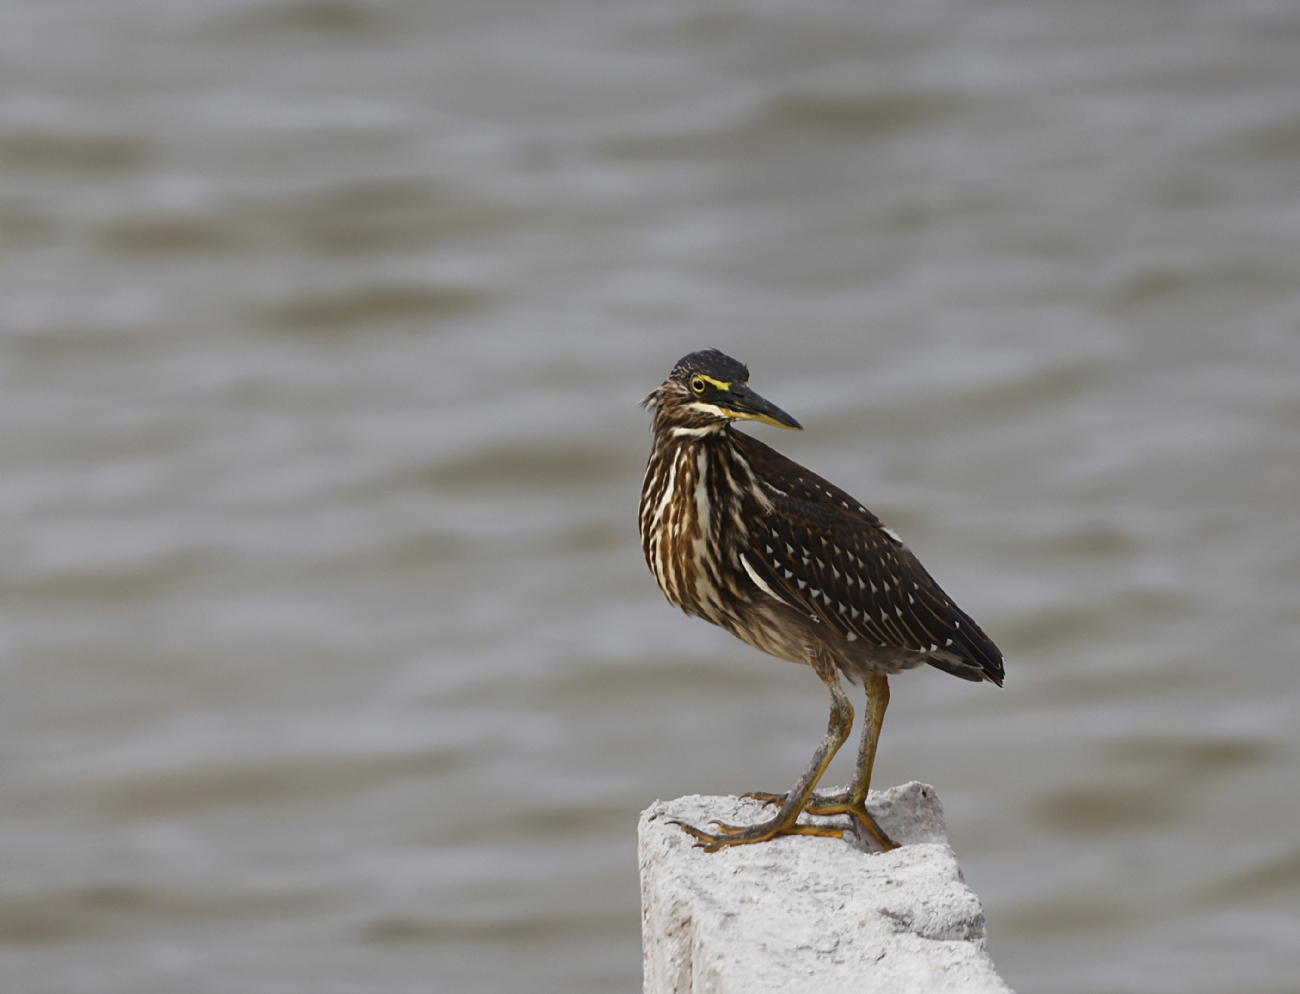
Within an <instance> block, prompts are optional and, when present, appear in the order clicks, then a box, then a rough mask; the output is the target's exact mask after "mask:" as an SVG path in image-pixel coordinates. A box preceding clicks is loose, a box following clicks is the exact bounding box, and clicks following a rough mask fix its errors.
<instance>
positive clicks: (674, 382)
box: [642, 349, 803, 435]
mask: <svg viewBox="0 0 1300 994" xmlns="http://www.w3.org/2000/svg"><path fill="white" fill-rule="evenodd" d="M642 404H643V405H644V406H645V407H647V408H649V409H651V410H652V411H654V418H655V420H654V424H655V429H656V431H658V430H675V431H680V432H682V433H686V434H692V435H706V434H710V433H712V432H717V431H722V430H723V429H724V428H725V427H726V426H727V425H728V424H730V423H731V422H733V421H762V422H763V423H764V424H769V425H776V426H777V427H778V428H793V429H801V428H803V425H801V424H800V423H799V422H798V421H796V420H795V419H794V418H792V417H790V415H788V414H786V413H785V411H783V410H781V408H779V407H777V406H776V405H775V404H773V403H770V402H769V401H766V400H764V399H763V398H762V397H760V396H759V395H758V394H756V393H754V391H753V390H751V389H749V370H748V369H747V368H746V366H745V364H744V363H743V362H738V361H737V360H735V359H733V358H731V356H729V355H725V354H724V353H722V352H719V351H718V350H717V349H705V350H704V351H703V352H692V353H691V354H690V355H688V356H683V357H682V358H681V359H680V360H679V361H678V363H677V365H676V366H674V367H673V371H672V372H671V373H669V374H668V379H667V380H665V381H664V384H663V386H661V387H659V389H657V390H655V391H654V392H653V393H651V394H650V396H648V397H646V399H645V400H644V401H642Z"/></svg>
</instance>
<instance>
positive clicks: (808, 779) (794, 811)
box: [672, 648, 869, 852]
mask: <svg viewBox="0 0 1300 994" xmlns="http://www.w3.org/2000/svg"><path fill="white" fill-rule="evenodd" d="M809 655H810V656H811V657H812V658H811V660H810V661H811V662H812V666H813V669H814V671H816V673H817V675H818V676H820V677H821V678H822V681H823V682H824V683H825V684H826V686H827V688H828V689H829V690H830V692H831V714H830V721H829V723H828V724H827V727H826V735H825V737H824V738H823V739H822V741H821V745H819V746H818V747H817V751H816V752H815V753H814V754H813V758H812V762H811V763H809V764H808V768H807V769H806V770H804V773H803V776H801V777H800V778H799V782H798V783H797V784H795V787H794V790H792V791H790V793H788V794H786V795H785V796H784V798H783V799H782V803H781V810H780V811H778V812H777V813H776V817H774V818H772V819H771V820H770V821H765V822H760V823H759V824H757V825H749V826H739V825H724V824H722V823H721V822H712V824H713V825H716V826H717V829H718V831H717V833H716V834H713V833H710V832H705V831H704V830H702V829H699V828H695V827H694V826H692V825H687V824H684V823H683V822H680V821H674V822H673V823H672V824H674V825H677V826H679V827H680V828H681V830H682V831H683V832H685V833H686V834H688V835H693V836H694V837H695V838H697V839H699V840H700V842H701V843H703V849H704V851H705V852H717V851H718V850H719V849H721V848H722V847H723V846H739V845H746V844H748V843H752V842H766V841H767V840H768V839H771V838H775V837H776V836H778V835H821V836H830V837H832V838H843V837H844V829H842V828H833V827H830V826H821V825H799V824H797V822H798V820H799V815H800V814H801V813H802V812H803V809H804V805H806V804H807V803H808V798H809V797H810V796H811V795H812V792H813V788H814V787H816V786H817V781H818V780H820V779H821V776H822V774H823V773H825V772H826V767H827V766H829V765H830V762H831V760H832V759H833V758H834V757H835V753H836V752H837V751H838V750H839V748H840V746H842V745H843V744H844V740H845V739H847V738H848V737H849V731H850V730H851V729H852V727H853V705H852V704H851V703H849V698H848V696H847V695H846V694H845V693H844V688H842V687H841V686H840V678H839V672H838V671H837V670H836V668H835V664H834V662H833V661H832V660H831V659H830V657H829V655H827V654H826V653H824V652H823V651H821V650H820V649H818V648H813V649H812V650H810V653H809ZM868 817H869V816H868Z"/></svg>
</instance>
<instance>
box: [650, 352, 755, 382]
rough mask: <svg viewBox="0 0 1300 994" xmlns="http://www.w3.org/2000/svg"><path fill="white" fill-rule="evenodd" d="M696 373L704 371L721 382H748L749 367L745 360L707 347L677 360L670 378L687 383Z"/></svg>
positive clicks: (669, 375) (706, 374) (704, 373)
mask: <svg viewBox="0 0 1300 994" xmlns="http://www.w3.org/2000/svg"><path fill="white" fill-rule="evenodd" d="M696 373H702V374H703V375H705V376H707V377H709V378H710V379H714V380H717V381H718V382H719V383H748V382H749V367H748V366H746V365H745V364H744V363H743V362H738V361H737V360H735V359H733V358H731V356H729V355H727V354H726V353H725V352H719V351H718V350H717V349H705V350H704V351H702V352H692V353H691V354H690V355H687V356H682V357H681V358H680V359H678V360H677V365H676V366H674V367H673V371H672V372H671V373H669V374H668V378H669V379H670V380H675V381H676V382H678V383H685V382H686V381H687V380H689V379H690V378H691V377H692V376H694V375H695V374H696Z"/></svg>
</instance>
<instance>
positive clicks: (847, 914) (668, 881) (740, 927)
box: [639, 782, 1010, 994]
mask: <svg viewBox="0 0 1300 994" xmlns="http://www.w3.org/2000/svg"><path fill="white" fill-rule="evenodd" d="M868 803H869V804H870V806H871V810H872V813H873V814H875V815H876V818H877V820H878V821H879V823H880V827H881V828H883V829H884V830H885V832H886V833H887V834H888V835H889V836H890V837H891V838H893V839H894V840H895V841H897V842H899V843H900V848H898V849H896V850H894V851H893V852H888V853H882V852H868V851H864V848H865V847H859V846H858V845H856V844H855V843H856V840H854V841H853V842H846V841H843V840H840V839H823V838H815V837H808V836H787V837H784V838H779V839H773V840H772V841H770V842H765V843H761V844H758V845H750V846H737V847H734V848H729V849H723V850H722V851H721V852H717V853H705V852H703V851H702V850H700V849H697V848H694V847H693V845H692V843H693V841H694V840H693V839H691V838H690V837H689V836H687V835H686V834H684V833H683V832H682V831H681V830H680V829H679V828H677V827H676V826H675V825H670V824H668V819H670V818H678V819H681V820H682V821H685V822H687V823H689V824H692V825H699V826H701V827H704V826H706V825H707V823H708V822H710V821H712V820H715V819H716V820H720V821H725V822H730V823H732V824H750V823H752V822H756V821H760V820H762V819H763V818H766V817H770V816H771V809H770V808H767V809H765V808H762V807H761V806H760V805H759V804H758V803H757V802H755V801H748V800H740V799H739V798H735V797H701V796H698V795H695V796H691V797H680V798H678V799H677V800H675V801H656V802H655V803H654V804H652V805H651V806H650V807H649V808H647V809H646V810H645V811H644V812H643V813H642V815H641V823H640V828H639V836H640V866H641V930H642V931H641V935H642V950H643V956H644V961H645V987H644V991H645V994H768V992H771V994H841V992H843V994H848V992H863V994H865V992H877V991H878V992H881V994H886V992H887V994H929V992H932V991H934V992H938V991H953V992H962V994H1010V988H1008V987H1007V985H1006V984H1005V983H1004V982H1003V981H1002V978H1001V977H999V976H998V975H997V973H996V972H995V971H994V969H993V964H992V962H991V961H990V960H989V957H988V952H987V949H986V943H985V938H984V912H983V910H982V909H981V908H980V902H979V898H977V897H976V896H975V894H974V893H973V892H972V891H971V890H970V889H969V888H968V887H967V886H966V884H965V882H964V881H963V879H962V874H961V868H960V867H959V866H958V865H957V860H956V858H955V856H954V855H953V851H952V849H951V848H950V847H949V846H948V836H947V832H946V829H945V827H944V823H943V808H942V806H941V805H940V803H939V798H938V796H937V795H936V794H935V791H934V788H933V787H930V786H928V785H926V784H921V783H916V782H913V783H909V784H904V785H903V786H901V787H894V788H892V789H890V790H887V791H884V792H883V793H873V794H872V795H871V799H870V801H869V802H868Z"/></svg>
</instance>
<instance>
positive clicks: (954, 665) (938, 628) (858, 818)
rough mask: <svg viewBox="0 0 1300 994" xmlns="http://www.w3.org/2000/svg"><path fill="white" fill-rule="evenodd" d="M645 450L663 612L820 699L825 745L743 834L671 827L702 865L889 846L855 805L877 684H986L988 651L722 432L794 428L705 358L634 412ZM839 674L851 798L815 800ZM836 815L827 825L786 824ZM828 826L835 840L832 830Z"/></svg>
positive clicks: (857, 520) (884, 535)
mask: <svg viewBox="0 0 1300 994" xmlns="http://www.w3.org/2000/svg"><path fill="white" fill-rule="evenodd" d="M642 406H643V407H645V408H646V409H647V410H648V411H650V412H651V415H652V417H651V430H652V434H653V444H652V447H651V451H650V458H649V462H648V463H647V465H646V472H645V479H644V482H643V483H642V488H641V502H640V516H639V517H640V533H641V547H642V551H643V552H644V553H645V559H646V563H647V564H648V565H649V567H650V572H651V573H653V574H654V577H655V579H656V580H657V581H658V583H659V588H660V590H661V591H662V592H663V593H664V595H665V597H667V599H668V601H669V602H670V603H671V604H673V605H675V606H676V607H679V608H681V609H682V610H683V611H684V612H686V614H688V615H693V616H695V617H699V618H703V619H704V620H705V621H709V622H712V623H713V624H715V625H718V626H719V627H721V628H725V629H726V630H727V631H729V632H731V634H733V635H735V636H736V637H737V638H739V639H740V640H741V641H743V642H746V643H748V644H749V645H751V646H753V647H754V648H756V649H759V650H761V651H762V652H765V653H768V654H770V655H772V656H776V657H778V658H780V659H785V660H789V661H791V662H795V663H803V664H806V665H808V666H809V667H811V668H812V670H813V672H814V673H816V674H817V676H818V677H819V678H820V679H821V681H822V683H823V684H825V686H826V688H827V689H828V690H829V691H830V695H831V710H830V719H829V722H828V725H827V730H826V735H825V736H824V737H823V739H822V741H821V744H820V745H819V746H818V747H817V750H816V752H815V753H814V754H813V757H812V760H811V761H810V762H809V764H808V767H807V769H805V771H804V773H803V775H802V776H800V778H799V780H798V782H797V783H796V784H795V786H794V788H793V789H791V790H790V791H788V792H787V793H785V794H772V793H763V792H753V793H750V794H746V795H744V796H746V797H750V798H756V799H758V800H759V801H762V802H764V803H765V804H766V805H768V806H770V807H776V808H777V809H778V810H777V812H776V814H775V815H774V816H773V817H772V818H770V819H769V820H767V821H763V822H759V823H757V824H753V825H729V824H725V823H720V822H712V823H711V825H712V826H713V827H715V828H716V831H712V832H710V831H705V830H704V829H701V828H698V827H696V826H693V825H688V824H686V823H684V822H680V821H678V822H675V824H676V825H677V826H678V827H680V828H681V829H682V830H683V831H684V832H686V833H687V834H688V835H690V836H692V837H693V838H694V839H695V840H696V843H695V844H696V845H697V846H700V847H701V848H703V849H704V850H705V851H708V852H717V851H719V850H721V849H723V848H724V847H728V846H736V845H747V844H752V843H758V842H765V841H767V840H769V839H773V838H776V837H778V836H784V835H813V836H825V837H834V838H844V833H845V832H846V831H848V830H852V832H853V834H854V836H856V837H857V838H858V839H862V840H863V842H864V844H865V838H864V836H863V833H864V832H865V835H866V837H869V838H871V839H874V840H875V843H876V844H877V845H878V846H879V847H880V848H881V849H882V850H889V849H893V848H896V843H895V842H894V841H893V840H892V839H891V838H890V837H889V836H888V835H886V834H885V832H884V831H882V830H881V828H880V826H879V825H878V824H877V822H876V819H875V817H874V816H873V815H872V814H871V812H870V811H869V810H868V808H867V797H868V793H869V790H870V787H871V770H872V766H873V765H874V763H875V757H876V746H877V742H878V740H879V737H880V726H881V723H882V721H883V719H884V716H885V709H886V708H887V707H888V704H889V677H890V676H892V675H894V674H896V673H900V672H902V671H903V670H909V669H913V668H915V667H918V666H921V665H922V664H929V665H930V666H934V667H937V668H938V669H940V670H944V671H946V672H948V673H951V674H953V675H954V676H958V677H961V678H962V679H964V680H970V681H973V682H980V681H989V682H991V683H993V684H996V685H997V686H999V687H1001V686H1002V680H1003V675H1004V674H1003V662H1002V653H1001V651H1000V650H999V649H998V647H997V646H996V645H994V644H993V641H992V640H991V639H990V638H989V637H988V636H987V635H985V634H984V632H983V630H982V629H981V628H980V627H979V625H977V624H976V623H975V621H974V620H973V619H972V618H971V617H970V616H969V615H967V614H966V613H965V612H964V611H962V610H961V608H959V607H958V606H957V605H956V604H955V603H954V602H953V600H952V598H951V597H949V596H948V595H947V594H946V593H945V592H944V591H943V590H942V588H940V586H939V585H938V584H937V583H936V582H935V581H934V579H933V578H932V577H931V576H930V574H929V573H928V572H926V570H925V567H923V566H922V565H921V563H920V561H919V560H918V559H917V558H916V556H915V555H913V553H912V551H911V550H910V549H909V548H908V547H907V546H906V545H905V544H904V543H903V540H902V539H901V538H900V537H899V535H898V533H897V532H895V531H894V530H893V529H891V528H889V527H888V526H887V525H885V524H884V523H883V522H882V521H881V520H880V519H879V518H877V517H876V516H875V515H874V514H872V513H871V512H870V511H869V510H867V508H866V507H865V506H864V505H863V504H862V503H860V502H859V501H857V500H856V499H854V498H853V497H851V496H849V494H848V493H846V492H845V491H844V490H841V489H840V488H839V487H837V486H835V485H834V484H833V483H830V482H829V481H827V480H825V479H823V478H822V477H821V476H818V475H817V474H816V473H814V472H813V471H812V470H809V469H805V468H804V467H803V466H800V465H799V464H798V463H796V462H794V461H793V460H791V459H788V458H786V457H785V456H783V455H781V454H780V453H779V452H777V451H776V450H775V449H773V448H771V447H770V446H768V445H765V444H764V443H762V442H760V441H759V440H758V439H756V438H754V437H752V436H751V435H748V434H745V433H744V432H741V431H739V430H738V429H737V428H736V427H735V426H736V424H737V423H738V422H741V421H757V422H759V423H761V424H768V425H773V426H775V427H777V428H785V429H792V430H802V428H803V426H802V425H801V424H799V422H798V421H796V420H795V419H794V418H793V417H791V416H790V415H789V414H787V413H786V412H785V411H783V410H781V409H780V408H779V407H777V406H776V405H775V404H773V403H771V402H770V401H768V400H765V399H764V398H763V397H761V396H759V395H758V394H757V393H755V392H754V391H753V390H752V389H751V388H750V386H749V369H748V367H746V366H745V364H744V363H742V362H740V361H738V360H736V359H733V358H732V357H730V356H728V355H726V354H724V353H723V352H721V351H719V350H718V349H705V350H703V351H700V352H692V353H690V354H689V355H687V356H684V357H683V358H682V359H681V360H680V361H679V362H678V363H677V364H676V365H675V366H674V367H673V369H672V371H671V372H670V373H669V375H668V379H667V380H665V381H664V383H663V384H662V385H661V386H660V387H658V388H657V389H655V390H654V391H652V392H651V393H650V394H649V396H647V397H646V398H645V399H644V400H643V401H642ZM841 677H843V678H844V679H846V680H848V681H849V682H850V683H854V684H856V683H859V682H860V683H861V684H862V686H863V689H864V690H865V692H866V718H865V720H864V722H863V728H862V734H861V739H860V745H859V748H858V757H857V766H856V770H855V773H854V778H853V782H852V784H851V786H850V787H849V788H848V789H847V790H844V791H841V792H838V793H835V794H820V793H817V792H816V787H817V784H818V781H819V780H820V779H821V776H822V774H823V773H824V772H825V771H826V768H827V766H828V765H829V764H830V761H831V759H832V758H833V757H834V756H835V753H836V752H837V751H838V750H839V748H840V746H842V745H843V744H844V742H845V741H846V740H847V738H848V736H849V733H850V731H851V730H852V727H853V718H854V715H853V705H852V703H851V702H850V700H849V697H848V695H847V694H846V692H845V690H844V687H843V684H842V681H841ZM803 814H807V815H810V816H812V817H815V818H829V817H832V816H845V815H847V816H848V821H847V822H845V821H844V819H843V818H842V817H840V818H836V820H835V821H833V822H824V821H823V822H806V821H800V816H801V815H803ZM841 825H843V826H844V827H840V826H841Z"/></svg>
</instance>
